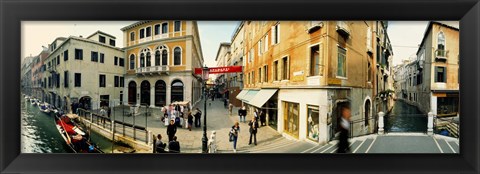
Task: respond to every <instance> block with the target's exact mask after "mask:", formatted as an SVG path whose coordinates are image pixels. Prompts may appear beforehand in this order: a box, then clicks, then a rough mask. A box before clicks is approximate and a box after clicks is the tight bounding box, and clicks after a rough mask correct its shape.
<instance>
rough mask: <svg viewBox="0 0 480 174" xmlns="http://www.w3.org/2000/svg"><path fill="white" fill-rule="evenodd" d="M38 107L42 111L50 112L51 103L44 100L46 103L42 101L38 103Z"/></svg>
mask: <svg viewBox="0 0 480 174" xmlns="http://www.w3.org/2000/svg"><path fill="white" fill-rule="evenodd" d="M38 109H40V111H42V112H43V113H47V114H48V113H50V104H48V103H47V102H44V103H40V104H38Z"/></svg>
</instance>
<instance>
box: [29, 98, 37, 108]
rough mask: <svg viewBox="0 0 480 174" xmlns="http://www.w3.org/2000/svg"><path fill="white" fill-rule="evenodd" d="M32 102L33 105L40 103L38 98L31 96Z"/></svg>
mask: <svg viewBox="0 0 480 174" xmlns="http://www.w3.org/2000/svg"><path fill="white" fill-rule="evenodd" d="M30 104H31V105H33V106H37V104H38V99H36V98H31V99H30Z"/></svg>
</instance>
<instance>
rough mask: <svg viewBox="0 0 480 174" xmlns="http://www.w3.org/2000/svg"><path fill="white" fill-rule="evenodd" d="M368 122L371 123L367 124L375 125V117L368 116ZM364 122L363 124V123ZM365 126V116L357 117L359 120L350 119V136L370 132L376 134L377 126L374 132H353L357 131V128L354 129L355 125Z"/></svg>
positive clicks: (368, 133)
mask: <svg viewBox="0 0 480 174" xmlns="http://www.w3.org/2000/svg"><path fill="white" fill-rule="evenodd" d="M368 122H369V124H368V125H367V126H370V124H373V125H375V118H368ZM362 123H363V124H362ZM358 125H360V126H364V125H365V118H362V119H357V120H354V121H350V135H349V138H353V137H359V136H364V135H370V134H374V133H375V128H376V126H375V127H374V130H373V131H372V132H368V131H367V133H366V134H358V135H354V134H353V133H354V132H355V131H354V130H357V129H354V126H358Z"/></svg>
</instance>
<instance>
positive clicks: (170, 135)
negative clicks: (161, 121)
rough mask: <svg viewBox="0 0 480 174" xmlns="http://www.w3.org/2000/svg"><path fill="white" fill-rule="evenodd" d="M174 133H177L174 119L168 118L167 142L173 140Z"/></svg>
mask: <svg viewBox="0 0 480 174" xmlns="http://www.w3.org/2000/svg"><path fill="white" fill-rule="evenodd" d="M175 133H177V126H175V121H174V120H170V124H169V125H168V127H167V135H168V142H170V141H172V140H173V137H174V136H175Z"/></svg>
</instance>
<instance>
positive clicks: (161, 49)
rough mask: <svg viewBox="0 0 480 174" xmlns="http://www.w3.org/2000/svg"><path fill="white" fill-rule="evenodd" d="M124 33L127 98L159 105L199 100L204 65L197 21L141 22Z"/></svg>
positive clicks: (127, 99)
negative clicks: (196, 72) (199, 70)
mask: <svg viewBox="0 0 480 174" xmlns="http://www.w3.org/2000/svg"><path fill="white" fill-rule="evenodd" d="M121 30H122V31H123V33H124V45H125V47H124V48H123V49H124V51H125V57H126V59H127V66H126V74H125V89H124V91H126V95H125V96H123V97H124V98H125V101H128V103H129V104H133V105H140V104H142V105H149V106H150V107H160V106H164V105H166V104H169V103H172V102H174V101H191V102H192V103H193V104H194V103H196V102H198V101H199V100H200V97H201V89H202V86H201V79H198V78H196V76H195V75H194V74H193V73H194V69H195V68H200V67H202V65H203V56H202V51H201V45H200V39H199V34H198V29H197V23H196V22H195V21H139V22H135V23H134V24H131V25H129V26H126V27H124V28H122V29H121Z"/></svg>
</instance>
